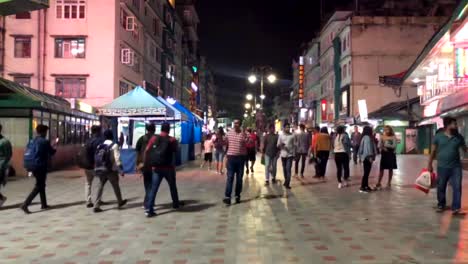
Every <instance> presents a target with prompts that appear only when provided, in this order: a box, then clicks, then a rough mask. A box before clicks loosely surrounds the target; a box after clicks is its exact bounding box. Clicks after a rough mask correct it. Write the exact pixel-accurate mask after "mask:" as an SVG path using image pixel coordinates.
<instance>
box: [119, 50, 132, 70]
mask: <svg viewBox="0 0 468 264" xmlns="http://www.w3.org/2000/svg"><path fill="white" fill-rule="evenodd" d="M134 56H135V53H134V52H133V51H132V50H131V49H129V48H125V49H122V50H120V62H121V63H122V64H126V65H130V66H132V65H133V61H134Z"/></svg>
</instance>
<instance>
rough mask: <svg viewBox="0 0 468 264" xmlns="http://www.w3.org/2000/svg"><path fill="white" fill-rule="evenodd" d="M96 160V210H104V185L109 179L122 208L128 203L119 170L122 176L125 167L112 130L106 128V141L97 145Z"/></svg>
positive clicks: (97, 211)
mask: <svg viewBox="0 0 468 264" xmlns="http://www.w3.org/2000/svg"><path fill="white" fill-rule="evenodd" d="M94 162H95V169H94V173H95V175H96V176H98V177H99V183H98V192H97V196H96V202H95V203H94V212H95V213H100V212H102V209H101V205H102V202H101V200H102V194H103V192H104V186H105V185H106V183H107V181H109V182H110V183H111V185H112V189H114V193H115V197H116V198H117V205H118V208H119V209H120V208H122V206H124V205H125V204H127V200H124V199H122V193H121V191H120V186H119V171H120V172H121V175H122V177H123V176H124V174H123V172H122V170H123V167H122V162H121V160H120V151H119V146H118V145H117V144H115V143H114V135H113V133H112V131H111V130H106V131H105V132H104V142H103V143H102V144H100V145H99V146H98V147H97V150H96V155H95V159H94Z"/></svg>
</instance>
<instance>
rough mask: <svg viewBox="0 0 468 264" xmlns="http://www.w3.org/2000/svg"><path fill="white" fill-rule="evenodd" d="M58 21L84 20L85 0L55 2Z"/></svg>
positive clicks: (60, 0) (58, 0) (57, 0)
mask: <svg viewBox="0 0 468 264" xmlns="http://www.w3.org/2000/svg"><path fill="white" fill-rule="evenodd" d="M56 4H57V6H56V9H55V11H56V15H57V18H58V19H84V18H85V17H86V0H56Z"/></svg>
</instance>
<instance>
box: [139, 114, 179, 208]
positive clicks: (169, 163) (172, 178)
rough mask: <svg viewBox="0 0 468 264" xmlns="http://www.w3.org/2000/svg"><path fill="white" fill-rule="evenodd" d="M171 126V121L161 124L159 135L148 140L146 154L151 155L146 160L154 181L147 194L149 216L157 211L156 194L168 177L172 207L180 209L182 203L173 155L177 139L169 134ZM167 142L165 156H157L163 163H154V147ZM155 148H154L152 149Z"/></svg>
mask: <svg viewBox="0 0 468 264" xmlns="http://www.w3.org/2000/svg"><path fill="white" fill-rule="evenodd" d="M170 129H171V126H170V125H169V123H164V124H162V126H161V134H159V135H158V136H153V137H152V138H151V139H150V141H149V142H148V146H147V147H146V152H145V155H149V156H148V157H147V158H146V159H145V161H147V162H149V163H150V164H148V165H146V166H150V167H152V172H153V173H152V181H151V190H150V192H149V194H148V195H147V198H146V200H145V213H146V216H147V217H154V216H156V213H155V212H154V203H155V199H156V194H157V193H158V190H159V186H160V185H161V181H162V180H163V179H166V181H167V183H168V184H169V190H170V191H171V197H172V207H173V208H174V209H178V208H179V207H180V206H181V205H182V204H181V203H180V201H179V194H178V192H177V184H176V170H175V166H174V162H173V156H174V154H175V153H176V152H177V140H176V139H175V138H173V137H171V136H169V132H170ZM163 142H164V143H167V146H168V147H167V149H165V152H166V153H165V154H163V155H165V156H164V157H162V158H161V157H156V158H158V159H159V160H162V161H163V164H159V165H156V166H155V165H152V164H151V163H153V162H154V161H153V160H151V159H153V158H154V157H153V156H152V155H151V152H152V151H154V148H157V146H159V145H160V144H162V143H163ZM152 149H153V150H152Z"/></svg>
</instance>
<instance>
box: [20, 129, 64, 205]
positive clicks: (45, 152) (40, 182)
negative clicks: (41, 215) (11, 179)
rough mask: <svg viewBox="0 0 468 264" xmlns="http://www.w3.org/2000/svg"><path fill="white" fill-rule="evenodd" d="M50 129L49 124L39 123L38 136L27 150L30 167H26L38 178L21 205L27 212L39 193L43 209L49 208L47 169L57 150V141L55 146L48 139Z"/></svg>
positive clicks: (26, 158) (27, 161)
mask: <svg viewBox="0 0 468 264" xmlns="http://www.w3.org/2000/svg"><path fill="white" fill-rule="evenodd" d="M48 130H49V127H48V126H45V125H38V126H37V127H36V133H37V136H36V138H34V139H33V140H32V141H31V142H30V143H29V144H28V147H27V149H26V151H25V165H26V167H29V168H26V169H30V170H32V175H33V176H34V178H36V185H35V186H34V188H33V190H32V191H31V193H30V194H29V196H28V197H27V198H26V200H25V201H24V203H23V205H22V206H21V207H20V208H21V210H23V212H24V213H25V214H30V213H31V212H30V211H29V209H28V207H29V206H30V205H31V203H32V201H33V200H34V198H36V196H37V195H38V194H39V196H40V197H41V209H42V210H47V209H49V206H48V205H47V198H46V180H47V170H48V163H49V159H50V157H52V156H53V155H54V154H55V152H56V150H55V148H54V147H55V145H56V144H57V141H55V142H54V146H52V145H51V144H50V142H49V140H47V139H46V137H47V131H48Z"/></svg>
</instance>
